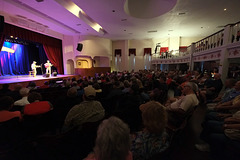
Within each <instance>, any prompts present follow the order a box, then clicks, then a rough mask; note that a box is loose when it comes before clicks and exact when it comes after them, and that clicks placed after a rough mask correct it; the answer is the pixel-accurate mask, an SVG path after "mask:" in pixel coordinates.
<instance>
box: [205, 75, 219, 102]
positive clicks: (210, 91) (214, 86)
mask: <svg viewBox="0 0 240 160" xmlns="http://www.w3.org/2000/svg"><path fill="white" fill-rule="evenodd" d="M222 87H223V84H222V80H221V74H219V73H215V74H214V80H213V81H211V84H210V85H209V86H208V87H207V88H205V89H203V90H202V91H201V93H200V94H201V96H202V97H203V99H204V102H205V103H206V102H207V100H211V99H214V98H216V97H217V96H218V94H219V92H220V91H221V89H222Z"/></svg>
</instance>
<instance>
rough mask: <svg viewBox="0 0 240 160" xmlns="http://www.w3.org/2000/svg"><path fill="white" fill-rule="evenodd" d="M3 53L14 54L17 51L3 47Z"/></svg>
mask: <svg viewBox="0 0 240 160" xmlns="http://www.w3.org/2000/svg"><path fill="white" fill-rule="evenodd" d="M1 51H6V52H9V53H14V52H15V50H13V49H11V48H7V47H4V46H3V47H2V50H1Z"/></svg>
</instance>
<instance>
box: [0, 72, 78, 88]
mask: <svg viewBox="0 0 240 160" xmlns="http://www.w3.org/2000/svg"><path fill="white" fill-rule="evenodd" d="M73 77H75V78H76V79H78V78H79V75H57V76H51V77H43V76H42V75H37V76H36V77H33V76H31V77H30V76H29V75H19V76H0V86H2V85H3V84H9V85H10V89H13V87H14V85H15V84H17V83H19V84H21V85H22V86H23V87H26V86H27V85H28V83H29V82H31V81H34V82H35V83H36V85H37V86H41V85H43V83H44V82H45V81H49V80H51V79H56V80H57V79H68V78H70V79H72V78H73ZM1 88H2V87H1Z"/></svg>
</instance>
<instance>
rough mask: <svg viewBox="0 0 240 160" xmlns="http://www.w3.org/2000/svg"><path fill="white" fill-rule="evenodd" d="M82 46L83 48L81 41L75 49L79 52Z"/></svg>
mask: <svg viewBox="0 0 240 160" xmlns="http://www.w3.org/2000/svg"><path fill="white" fill-rule="evenodd" d="M82 48H83V44H82V43H78V45H77V50H78V51H80V52H81V51H82Z"/></svg>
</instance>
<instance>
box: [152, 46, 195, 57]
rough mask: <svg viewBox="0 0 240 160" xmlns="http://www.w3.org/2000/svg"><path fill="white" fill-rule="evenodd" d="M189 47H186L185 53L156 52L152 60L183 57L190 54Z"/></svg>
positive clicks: (177, 51) (176, 51)
mask: <svg viewBox="0 0 240 160" xmlns="http://www.w3.org/2000/svg"><path fill="white" fill-rule="evenodd" d="M190 49H191V45H190V46H188V47H187V50H186V51H185V52H182V51H179V50H172V51H170V52H163V53H161V55H160V53H159V52H158V53H157V54H153V59H173V58H178V57H184V56H186V55H188V54H189V53H190Z"/></svg>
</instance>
